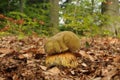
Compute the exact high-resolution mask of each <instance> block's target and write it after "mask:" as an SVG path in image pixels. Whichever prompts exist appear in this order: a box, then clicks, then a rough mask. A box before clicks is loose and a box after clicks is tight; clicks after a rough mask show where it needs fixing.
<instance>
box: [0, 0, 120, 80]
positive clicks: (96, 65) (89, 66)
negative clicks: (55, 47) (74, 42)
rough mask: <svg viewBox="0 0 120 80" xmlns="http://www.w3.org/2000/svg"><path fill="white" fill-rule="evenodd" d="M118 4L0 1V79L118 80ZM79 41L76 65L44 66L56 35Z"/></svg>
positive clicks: (89, 0)
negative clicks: (72, 36) (47, 49)
mask: <svg viewBox="0 0 120 80" xmlns="http://www.w3.org/2000/svg"><path fill="white" fill-rule="evenodd" d="M119 8H120V3H119V0H0V80H120V23H119V22H120V16H119V15H120V14H119V13H120V9H119ZM65 30H68V31H72V32H74V33H76V34H77V35H78V36H79V37H80V42H81V48H80V50H79V52H78V55H79V56H78V57H77V60H78V66H77V67H76V68H66V67H59V66H53V67H51V68H47V67H46V65H45V58H46V56H47V55H46V53H45V50H44V44H45V42H46V40H47V38H48V37H50V36H53V35H54V34H56V33H57V32H60V31H65Z"/></svg>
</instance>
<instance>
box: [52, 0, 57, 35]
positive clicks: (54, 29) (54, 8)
mask: <svg viewBox="0 0 120 80" xmlns="http://www.w3.org/2000/svg"><path fill="white" fill-rule="evenodd" d="M58 26H59V0H50V31H52V34H56V33H57V32H58Z"/></svg>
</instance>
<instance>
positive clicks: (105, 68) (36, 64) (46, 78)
mask: <svg viewBox="0 0 120 80" xmlns="http://www.w3.org/2000/svg"><path fill="white" fill-rule="evenodd" d="M45 41H46V38H45V37H37V36H32V37H26V38H24V39H18V38H17V37H16V36H7V37H1V38H0V80H120V39H118V38H113V37H94V38H85V37H84V38H81V43H82V44H81V48H80V51H79V52H78V53H79V54H80V56H79V57H77V59H78V62H79V65H78V67H77V68H65V67H52V68H49V69H48V68H47V67H46V66H45V58H46V54H45V51H44V43H45Z"/></svg>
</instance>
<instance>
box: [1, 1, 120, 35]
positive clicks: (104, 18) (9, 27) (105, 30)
mask: <svg viewBox="0 0 120 80" xmlns="http://www.w3.org/2000/svg"><path fill="white" fill-rule="evenodd" d="M119 12H120V11H119V1H118V0H4V1H0V35H9V34H15V35H20V36H24V35H31V34H33V33H34V34H37V35H47V36H50V35H49V34H55V33H57V32H59V31H63V30H69V31H73V32H75V33H76V34H78V35H80V36H95V35H101V36H106V35H107V36H118V37H120V34H119V31H120V24H119V21H120V17H119Z"/></svg>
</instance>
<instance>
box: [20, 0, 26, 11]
mask: <svg viewBox="0 0 120 80" xmlns="http://www.w3.org/2000/svg"><path fill="white" fill-rule="evenodd" d="M25 2H26V0H20V12H24V7H25Z"/></svg>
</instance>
